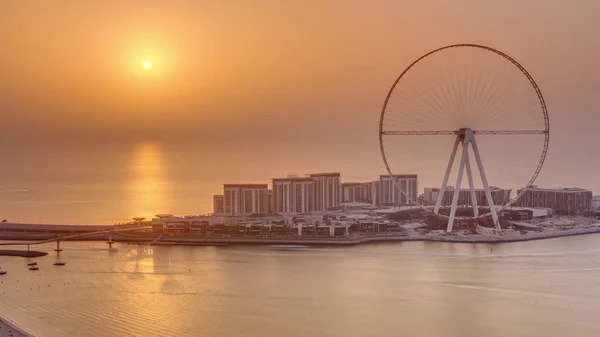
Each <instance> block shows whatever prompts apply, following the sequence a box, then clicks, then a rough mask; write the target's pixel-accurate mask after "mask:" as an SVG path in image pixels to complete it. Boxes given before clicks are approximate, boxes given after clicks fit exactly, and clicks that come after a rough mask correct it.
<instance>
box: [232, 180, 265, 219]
mask: <svg viewBox="0 0 600 337" xmlns="http://www.w3.org/2000/svg"><path fill="white" fill-rule="evenodd" d="M223 195H224V202H223V208H224V212H223V213H224V214H228V215H250V214H267V213H268V212H269V198H268V185H267V184H224V185H223Z"/></svg>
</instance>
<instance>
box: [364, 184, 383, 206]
mask: <svg viewBox="0 0 600 337" xmlns="http://www.w3.org/2000/svg"><path fill="white" fill-rule="evenodd" d="M367 193H368V197H367V201H366V202H368V203H371V204H373V205H375V206H379V205H381V199H380V198H381V182H379V181H378V180H376V181H371V182H368V183H367Z"/></svg>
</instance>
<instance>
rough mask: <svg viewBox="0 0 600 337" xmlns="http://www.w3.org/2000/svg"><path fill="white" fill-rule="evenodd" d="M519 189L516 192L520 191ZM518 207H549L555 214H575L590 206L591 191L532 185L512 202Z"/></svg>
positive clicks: (586, 210)
mask: <svg viewBox="0 0 600 337" xmlns="http://www.w3.org/2000/svg"><path fill="white" fill-rule="evenodd" d="M522 190H523V189H520V190H519V191H518V193H521V191H522ZM514 205H515V206H519V207H539V208H550V209H552V210H553V211H554V213H555V214H561V215H576V214H582V213H587V212H589V211H590V210H591V208H592V191H589V190H585V189H582V188H562V189H551V188H539V187H537V186H532V187H530V188H527V189H526V191H525V193H524V194H523V195H522V196H521V197H520V198H519V200H517V201H516V202H515V204H514Z"/></svg>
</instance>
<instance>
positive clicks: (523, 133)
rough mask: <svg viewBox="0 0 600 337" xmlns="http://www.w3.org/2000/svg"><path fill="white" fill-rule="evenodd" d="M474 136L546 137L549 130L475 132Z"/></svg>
mask: <svg viewBox="0 0 600 337" xmlns="http://www.w3.org/2000/svg"><path fill="white" fill-rule="evenodd" d="M473 133H474V134H478V135H494V136H500V135H509V136H513V135H515V136H518V135H545V134H546V133H548V130H474V131H473Z"/></svg>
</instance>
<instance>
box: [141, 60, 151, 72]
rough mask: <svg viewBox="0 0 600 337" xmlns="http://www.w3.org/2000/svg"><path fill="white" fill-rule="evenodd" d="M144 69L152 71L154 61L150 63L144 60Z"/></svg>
mask: <svg viewBox="0 0 600 337" xmlns="http://www.w3.org/2000/svg"><path fill="white" fill-rule="evenodd" d="M142 68H144V69H146V70H150V69H151V68H152V61H150V60H144V61H143V62H142Z"/></svg>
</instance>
